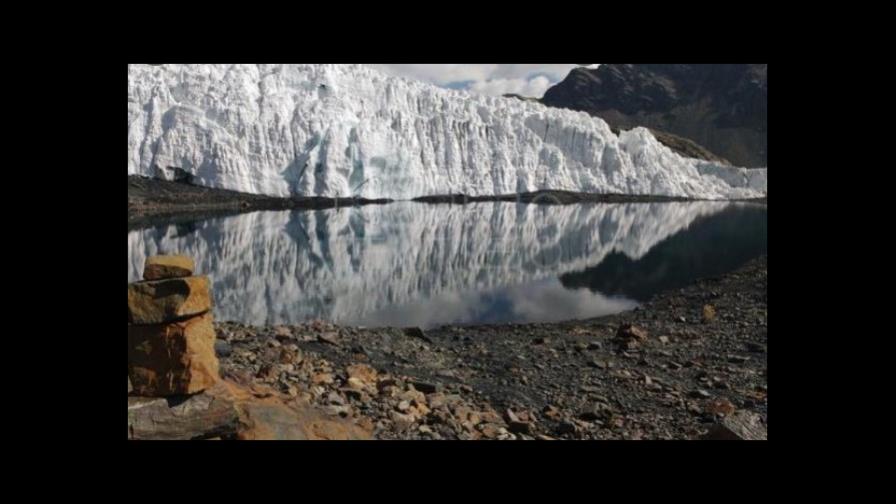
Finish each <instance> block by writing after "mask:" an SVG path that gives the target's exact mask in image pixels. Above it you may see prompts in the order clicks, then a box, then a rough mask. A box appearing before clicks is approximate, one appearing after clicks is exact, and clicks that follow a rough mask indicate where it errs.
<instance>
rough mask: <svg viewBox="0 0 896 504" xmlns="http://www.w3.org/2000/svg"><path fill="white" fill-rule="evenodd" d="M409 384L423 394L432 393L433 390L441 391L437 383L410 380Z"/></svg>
mask: <svg viewBox="0 0 896 504" xmlns="http://www.w3.org/2000/svg"><path fill="white" fill-rule="evenodd" d="M411 385H413V386H414V388H415V389H417V390H419V391H420V392H423V393H424V394H433V393H435V392H441V391H442V386H441V385H440V384H438V383H427V382H422V381H412V382H411Z"/></svg>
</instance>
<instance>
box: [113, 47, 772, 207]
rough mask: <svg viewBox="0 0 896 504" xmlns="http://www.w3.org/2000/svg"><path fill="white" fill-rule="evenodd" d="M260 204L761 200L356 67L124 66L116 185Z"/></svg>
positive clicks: (688, 167) (553, 118)
mask: <svg viewBox="0 0 896 504" xmlns="http://www.w3.org/2000/svg"><path fill="white" fill-rule="evenodd" d="M172 168H180V169H182V170H184V171H186V172H187V173H190V174H192V175H193V176H194V180H195V182H196V183H198V184H200V185H205V186H211V187H219V188H225V189H233V190H237V191H243V192H250V193H258V194H267V195H272V196H289V195H307V196H312V195H315V196H329V197H335V196H339V197H348V196H362V197H365V198H392V199H410V198H413V197H417V196H426V195H438V194H448V193H465V194H468V195H495V194H512V193H519V192H529V191H536V190H540V189H557V190H570V191H581V192H592V193H619V194H653V195H668V196H685V197H692V198H704V199H730V198H748V197H762V196H765V195H766V188H767V178H766V170H765V169H764V168H763V169H754V170H746V169H742V168H731V167H724V166H720V165H716V164H714V163H710V162H705V161H700V160H696V159H690V158H685V157H682V156H680V155H678V154H676V153H674V152H672V151H671V150H669V149H668V148H666V147H665V146H663V145H662V144H660V143H659V142H657V140H656V139H655V138H654V137H653V136H652V135H651V134H650V133H649V131H648V130H646V129H643V128H635V129H633V130H631V131H624V132H622V133H621V134H620V135H619V136H618V137H617V136H616V135H614V134H613V133H612V132H611V131H610V128H609V127H608V126H607V124H606V123H605V122H604V121H603V120H601V119H599V118H593V117H590V116H589V115H588V114H586V113H584V112H574V111H570V110H563V109H554V108H549V107H545V106H543V105H541V104H538V103H530V102H526V101H522V100H517V99H512V98H502V97H492V96H483V95H475V94H470V93H467V92H464V91H454V90H448V89H443V88H439V87H437V86H434V85H431V84H428V83H424V82H419V81H412V80H407V79H404V78H400V77H394V76H388V75H386V74H384V73H381V72H380V71H378V70H375V69H373V68H370V67H366V66H363V65H160V66H150V65H131V66H129V68H128V174H129V175H130V174H139V175H145V176H152V177H159V178H166V179H171V178H173V176H174V171H173V170H172Z"/></svg>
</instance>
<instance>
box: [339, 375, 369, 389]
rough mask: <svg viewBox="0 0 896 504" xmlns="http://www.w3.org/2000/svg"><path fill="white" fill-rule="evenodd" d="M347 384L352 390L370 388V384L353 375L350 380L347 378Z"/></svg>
mask: <svg viewBox="0 0 896 504" xmlns="http://www.w3.org/2000/svg"><path fill="white" fill-rule="evenodd" d="M345 384H346V385H348V388H350V389H352V390H356V391H359V390H364V389H366V388H368V386H369V385H367V384H366V383H364V382H362V381H361V380H359V379H358V378H357V377H354V376H352V377H350V378H349V379H348V380H346V381H345Z"/></svg>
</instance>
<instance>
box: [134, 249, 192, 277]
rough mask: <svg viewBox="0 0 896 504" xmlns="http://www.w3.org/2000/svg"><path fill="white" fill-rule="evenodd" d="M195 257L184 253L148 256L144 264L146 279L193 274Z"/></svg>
mask: <svg viewBox="0 0 896 504" xmlns="http://www.w3.org/2000/svg"><path fill="white" fill-rule="evenodd" d="M194 269H195V265H194V264H193V259H191V258H189V257H187V256H183V255H158V256H151V257H147V258H146V263H145V264H144V266H143V278H144V279H145V280H161V279H163V278H178V277H186V276H190V275H192V274H193V270H194Z"/></svg>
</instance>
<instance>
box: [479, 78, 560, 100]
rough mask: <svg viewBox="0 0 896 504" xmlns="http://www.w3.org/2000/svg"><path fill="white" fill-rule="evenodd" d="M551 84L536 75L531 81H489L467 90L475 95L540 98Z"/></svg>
mask: <svg viewBox="0 0 896 504" xmlns="http://www.w3.org/2000/svg"><path fill="white" fill-rule="evenodd" d="M551 84H553V83H552V82H551V81H550V80H548V78H547V77H545V76H544V75H538V76H536V77H534V78H532V79H529V80H526V79H490V80H486V81H478V82H474V83H472V84H471V85H470V87H469V90H470V91H473V92H475V93H481V94H487V95H495V96H500V95H503V94H507V93H516V94H518V95H522V96H534V97H536V98H541V97H542V96H543V95H544V92H545V91H547V89H548V88H549V87H551Z"/></svg>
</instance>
